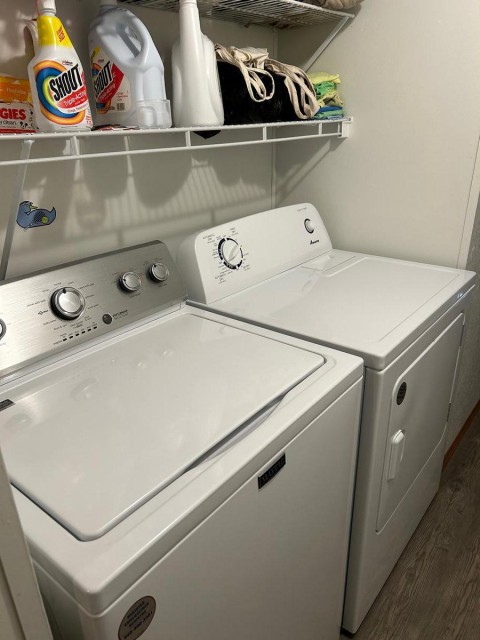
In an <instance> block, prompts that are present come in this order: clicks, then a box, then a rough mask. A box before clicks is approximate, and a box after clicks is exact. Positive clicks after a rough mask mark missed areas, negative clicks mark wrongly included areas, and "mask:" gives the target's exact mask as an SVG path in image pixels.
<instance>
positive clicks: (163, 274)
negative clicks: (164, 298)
mask: <svg viewBox="0 0 480 640" xmlns="http://www.w3.org/2000/svg"><path fill="white" fill-rule="evenodd" d="M148 275H149V276H150V278H151V279H152V280H155V282H165V280H167V279H168V276H169V271H168V267H166V266H165V265H164V264H162V263H161V262H154V263H153V264H152V265H151V266H150V268H149V270H148Z"/></svg>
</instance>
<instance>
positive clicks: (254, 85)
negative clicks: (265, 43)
mask: <svg viewBox="0 0 480 640" xmlns="http://www.w3.org/2000/svg"><path fill="white" fill-rule="evenodd" d="M215 53H216V55H217V60H223V61H224V62H228V63H230V64H233V65H234V66H235V67H237V68H238V69H240V71H241V73H242V76H243V79H244V80H245V84H246V86H247V91H248V94H249V95H250V98H251V99H252V100H253V101H254V102H264V101H265V100H270V99H271V97H272V96H273V94H274V92H275V83H274V81H273V77H272V75H271V74H270V73H269V72H268V71H266V70H265V69H262V68H260V67H256V66H255V67H254V66H247V64H245V61H247V62H249V63H250V64H251V65H254V64H256V63H257V58H256V57H255V56H253V55H252V54H251V52H249V51H247V50H244V49H237V48H236V47H228V48H227V47H224V46H222V45H221V44H216V45H215ZM262 62H263V61H262ZM261 76H263V78H268V79H269V81H270V87H271V88H270V90H268V89H267V87H266V86H265V83H264V81H263V78H262V77H261Z"/></svg>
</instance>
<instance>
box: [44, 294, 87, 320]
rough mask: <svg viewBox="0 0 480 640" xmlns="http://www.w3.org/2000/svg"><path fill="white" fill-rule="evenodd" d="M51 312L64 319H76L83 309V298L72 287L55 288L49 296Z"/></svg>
mask: <svg viewBox="0 0 480 640" xmlns="http://www.w3.org/2000/svg"><path fill="white" fill-rule="evenodd" d="M50 303H51V305H52V311H53V313H54V314H55V315H56V316H58V317H59V318H63V319H64V320H76V319H77V318H79V317H80V316H81V315H82V313H83V311H84V309H85V298H84V297H83V295H82V294H81V293H80V291H78V289H73V288H72V287H63V289H57V290H56V291H55V292H54V293H53V295H52V297H51V298H50Z"/></svg>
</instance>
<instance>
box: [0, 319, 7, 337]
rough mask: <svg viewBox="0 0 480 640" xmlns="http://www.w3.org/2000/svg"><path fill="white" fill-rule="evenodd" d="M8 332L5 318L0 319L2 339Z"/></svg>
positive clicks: (0, 335)
mask: <svg viewBox="0 0 480 640" xmlns="http://www.w3.org/2000/svg"><path fill="white" fill-rule="evenodd" d="M6 333H7V325H6V324H5V323H4V321H3V320H0V340H1V339H2V338H3V336H4V335H5V334H6Z"/></svg>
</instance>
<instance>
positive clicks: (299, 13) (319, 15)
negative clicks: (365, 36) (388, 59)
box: [120, 0, 354, 29]
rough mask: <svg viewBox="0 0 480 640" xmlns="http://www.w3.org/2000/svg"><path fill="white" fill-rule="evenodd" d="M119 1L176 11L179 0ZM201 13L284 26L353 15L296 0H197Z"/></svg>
mask: <svg viewBox="0 0 480 640" xmlns="http://www.w3.org/2000/svg"><path fill="white" fill-rule="evenodd" d="M120 2H121V3H122V4H128V5H132V6H136V7H147V8H150V9H157V10H160V11H178V4H179V3H178V0H120ZM197 4H198V10H199V13H200V15H201V16H203V17H205V18H213V19H215V20H224V21H227V22H237V23H240V24H243V25H245V26H248V25H250V24H256V25H261V26H267V27H277V28H280V29H285V28H288V27H300V26H303V27H305V26H309V25H318V24H322V23H324V22H336V21H338V20H342V19H348V18H353V17H354V14H351V13H346V12H342V11H332V10H330V9H323V8H322V7H317V6H316V5H312V4H309V3H308V2H298V1H297V0H197Z"/></svg>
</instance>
